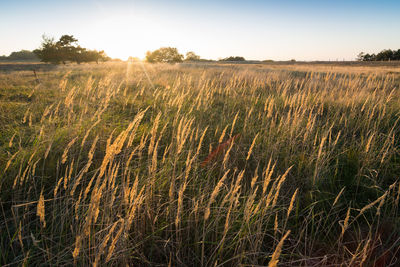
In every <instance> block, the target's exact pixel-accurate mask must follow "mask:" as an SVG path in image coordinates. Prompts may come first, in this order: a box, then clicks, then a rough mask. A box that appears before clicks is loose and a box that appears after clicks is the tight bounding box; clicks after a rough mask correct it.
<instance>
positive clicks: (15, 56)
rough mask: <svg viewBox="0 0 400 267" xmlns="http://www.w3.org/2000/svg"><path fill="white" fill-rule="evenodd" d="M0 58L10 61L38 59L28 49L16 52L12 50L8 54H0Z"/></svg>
mask: <svg viewBox="0 0 400 267" xmlns="http://www.w3.org/2000/svg"><path fill="white" fill-rule="evenodd" d="M0 60H10V61H19V60H20V61H38V60H39V58H38V57H37V56H36V55H35V53H33V52H32V51H29V50H21V51H18V52H12V53H11V54H10V55H9V56H0Z"/></svg>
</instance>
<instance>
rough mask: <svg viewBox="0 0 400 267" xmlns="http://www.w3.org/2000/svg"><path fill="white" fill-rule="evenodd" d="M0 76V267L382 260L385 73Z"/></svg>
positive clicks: (394, 149) (389, 105) (388, 103)
mask: <svg viewBox="0 0 400 267" xmlns="http://www.w3.org/2000/svg"><path fill="white" fill-rule="evenodd" d="M38 75H39V76H40V77H41V79H40V81H41V83H40V84H38V85H36V84H35V83H34V77H32V75H31V74H30V73H29V72H11V73H9V74H1V80H2V81H1V82H0V84H1V85H2V86H3V88H4V89H2V91H0V124H1V126H0V127H1V136H0V149H1V150H0V170H1V172H0V189H1V194H0V200H1V216H0V224H1V225H2V228H1V229H2V230H1V236H0V264H1V265H14V264H16V265H39V264H41V263H44V262H46V263H47V264H49V265H65V264H66V265H71V264H73V263H74V264H77V265H89V264H90V265H96V266H101V265H104V264H107V265H127V264H128V265H189V266H193V265H202V266H209V265H210V266H211V265H212V266H219V265H228V266H229V265H239V264H242V265H269V266H277V265H279V266H311V265H313V266H318V265H319V266H326V265H344V266H359V265H364V266H371V265H375V266H389V265H392V266H395V265H397V264H400V262H399V260H398V259H399V257H400V253H399V249H398V248H399V247H400V225H399V222H400V220H399V211H400V210H399V196H400V181H399V175H400V154H399V153H400V150H399V149H400V142H399V139H398V136H399V134H400V130H399V129H400V127H399V120H400V117H399V115H400V101H399V99H400V98H399V97H400V93H399V91H398V89H399V85H400V76H399V69H396V68H395V67H391V68H390V71H389V69H387V70H385V69H384V67H380V68H377V67H362V68H361V67H351V66H345V67H340V66H335V67H334V68H333V67H332V68H329V66H317V65H315V66H313V65H304V66H302V65H301V66H300V65H299V66H297V65H296V66H292V65H290V66H285V65H279V66H277V65H274V66H268V65H240V66H237V65H232V66H231V65H212V64H210V65H201V64H199V65H141V64H139V63H138V64H133V63H127V64H126V63H119V64H104V65H98V66H90V65H89V66H67V67H62V68H57V69H54V70H52V71H49V72H42V73H39V74H38Z"/></svg>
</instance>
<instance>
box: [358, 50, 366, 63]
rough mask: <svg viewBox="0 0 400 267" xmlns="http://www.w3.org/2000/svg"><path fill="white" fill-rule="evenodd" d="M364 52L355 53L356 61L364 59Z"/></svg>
mask: <svg viewBox="0 0 400 267" xmlns="http://www.w3.org/2000/svg"><path fill="white" fill-rule="evenodd" d="M364 57H365V53H364V52H361V53H360V54H358V55H357V61H364Z"/></svg>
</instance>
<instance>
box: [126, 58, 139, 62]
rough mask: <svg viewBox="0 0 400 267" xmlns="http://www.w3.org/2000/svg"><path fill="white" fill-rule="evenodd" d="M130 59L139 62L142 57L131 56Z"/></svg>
mask: <svg viewBox="0 0 400 267" xmlns="http://www.w3.org/2000/svg"><path fill="white" fill-rule="evenodd" d="M128 61H129V62H139V61H140V58H138V57H129V58H128Z"/></svg>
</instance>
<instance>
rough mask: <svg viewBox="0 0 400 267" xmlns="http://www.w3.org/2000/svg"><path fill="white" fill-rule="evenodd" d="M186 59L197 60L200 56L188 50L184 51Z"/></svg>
mask: <svg viewBox="0 0 400 267" xmlns="http://www.w3.org/2000/svg"><path fill="white" fill-rule="evenodd" d="M185 60H186V61H199V60H200V56H198V55H196V54H195V53H194V52H192V51H190V52H187V53H186V58H185Z"/></svg>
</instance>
